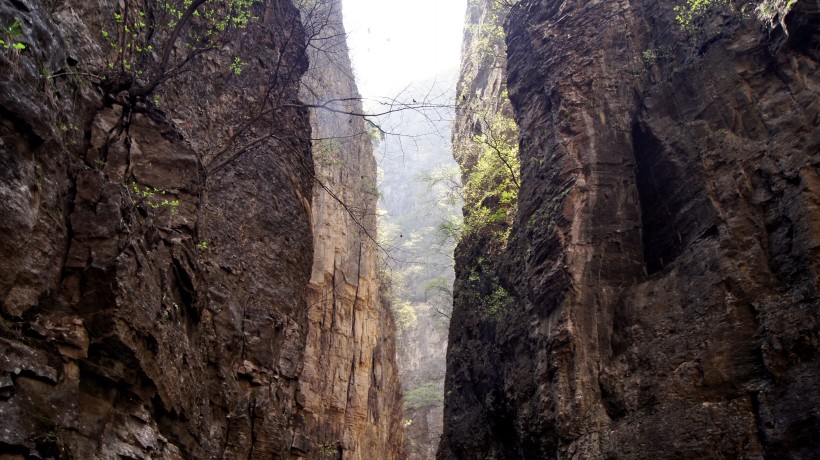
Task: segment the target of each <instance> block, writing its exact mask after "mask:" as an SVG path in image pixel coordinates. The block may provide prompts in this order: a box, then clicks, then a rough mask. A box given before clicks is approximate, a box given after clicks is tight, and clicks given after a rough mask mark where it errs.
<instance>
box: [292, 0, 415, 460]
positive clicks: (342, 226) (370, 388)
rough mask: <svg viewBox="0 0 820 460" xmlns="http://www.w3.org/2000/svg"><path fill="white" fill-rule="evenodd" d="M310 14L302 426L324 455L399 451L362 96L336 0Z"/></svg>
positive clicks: (397, 402) (389, 322)
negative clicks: (312, 171) (310, 180)
mask: <svg viewBox="0 0 820 460" xmlns="http://www.w3.org/2000/svg"><path fill="white" fill-rule="evenodd" d="M311 14H312V15H313V16H314V18H313V19H314V21H313V22H312V24H311V21H308V23H309V25H315V24H319V25H320V26H321V28H320V30H319V31H318V34H317V35H316V36H315V37H314V38H313V46H311V47H309V51H308V56H309V58H310V69H309V70H308V73H307V75H306V76H305V78H304V79H303V88H302V91H301V97H302V98H303V100H304V101H306V102H308V103H310V104H315V105H322V104H326V108H317V109H314V110H311V126H312V128H313V130H312V134H311V136H312V138H313V140H312V145H313V149H312V150H313V157H314V164H315V168H316V182H315V184H314V187H313V213H312V222H313V238H314V259H313V268H312V273H311V277H310V284H309V286H308V313H307V315H308V337H307V346H306V349H305V370H304V372H303V373H302V376H301V379H300V393H301V394H302V395H304V403H303V405H304V406H305V413H306V417H305V420H306V425H307V427H308V432H310V433H315V435H314V441H315V443H316V445H318V446H319V451H320V455H324V456H325V457H326V458H345V459H362V460H373V459H382V458H383V459H397V458H406V455H405V453H404V427H403V426H402V402H401V382H400V380H399V375H398V371H397V368H396V343H395V331H396V329H395V325H394V323H393V317H392V314H391V312H390V307H389V305H388V304H387V303H386V302H385V301H386V299H382V296H381V292H380V280H379V273H378V271H377V266H376V262H377V260H378V258H379V253H378V251H379V250H380V247H379V246H378V245H377V243H376V241H377V240H376V238H377V232H376V215H377V213H376V211H377V206H376V202H377V200H378V191H377V188H376V185H377V180H376V159H375V157H374V156H373V147H372V143H371V142H372V138H371V135H370V134H369V132H368V130H367V129H366V126H365V120H364V118H363V117H361V116H358V115H356V114H361V113H362V104H361V102H360V101H359V100H358V98H359V93H358V90H357V88H356V84H355V81H354V79H353V69H352V68H351V64H350V60H349V58H348V49H347V44H346V43H345V31H344V27H343V24H342V16H341V4H340V2H338V1H332V2H327V3H321V4H320V5H319V6H318V8H317V9H316V10H314V11H312V13H311ZM313 30H314V29H312V28H309V30H308V32H309V33H310V32H312V31H313ZM329 101H331V102H329ZM320 458H321V457H320Z"/></svg>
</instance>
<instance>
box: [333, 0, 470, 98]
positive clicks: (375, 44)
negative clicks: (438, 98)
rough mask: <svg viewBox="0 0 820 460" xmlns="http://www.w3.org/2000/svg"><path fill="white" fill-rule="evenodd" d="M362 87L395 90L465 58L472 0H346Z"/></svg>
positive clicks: (370, 92)
mask: <svg viewBox="0 0 820 460" xmlns="http://www.w3.org/2000/svg"><path fill="white" fill-rule="evenodd" d="M342 6H343V14H344V22H345V29H346V31H347V33H348V45H349V46H350V54H351V57H352V60H353V69H354V71H355V73H356V81H357V82H358V84H359V92H360V93H362V96H364V97H365V98H373V97H380V96H381V97H391V96H395V95H396V93H397V92H398V91H401V90H402V89H404V87H406V86H407V85H409V84H410V83H412V82H414V81H421V80H430V79H433V78H435V77H436V76H437V74H443V73H444V72H446V71H447V70H450V69H457V68H458V66H459V62H460V54H461V38H462V27H463V25H464V14H465V12H466V10H467V0H342Z"/></svg>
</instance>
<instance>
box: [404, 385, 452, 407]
mask: <svg viewBox="0 0 820 460" xmlns="http://www.w3.org/2000/svg"><path fill="white" fill-rule="evenodd" d="M443 403H444V393H443V392H442V391H441V388H440V387H439V386H438V385H437V384H436V383H435V382H430V383H426V384H424V385H422V386H420V387H417V388H413V389H412V390H410V391H408V392H407V393H405V394H404V408H405V409H414V408H418V407H423V406H429V405H440V404H443Z"/></svg>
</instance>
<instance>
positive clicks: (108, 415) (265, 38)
mask: <svg viewBox="0 0 820 460" xmlns="http://www.w3.org/2000/svg"><path fill="white" fill-rule="evenodd" d="M118 5H120V3H118V2H114V1H104V0H99V1H91V2H88V1H56V2H55V1H42V2H40V1H34V0H19V1H18V0H15V1H4V2H0V19H2V20H3V24H6V23H8V22H9V21H11V20H12V19H19V20H20V21H21V22H22V23H23V34H24V37H23V38H22V39H21V40H24V41H25V43H26V44H27V45H28V47H27V49H26V50H25V51H24V52H22V53H18V54H16V55H12V54H10V53H6V52H0V102H1V103H0V107H2V109H0V140H1V141H0V197H2V200H0V231H1V232H2V237H0V256H2V257H0V312H2V318H0V321H2V322H1V323H0V348H2V349H3V353H2V356H3V358H2V361H0V419H2V424H0V425H2V426H1V427H0V456H5V455H10V456H12V458H17V457H20V458H24V457H25V458H28V457H27V456H32V457H33V458H78V459H79V458H82V459H86V458H89V459H90V458H139V459H144V458H163V459H174V458H178V459H182V458H231V459H233V458H272V457H273V458H319V457H321V456H322V455H323V454H322V451H321V450H320V449H319V448H320V447H321V446H320V445H319V444H317V441H318V440H324V439H325V438H330V437H331V435H332V436H333V438H334V439H335V433H337V432H339V430H340V429H345V430H346V431H345V432H346V433H349V434H346V435H345V439H344V440H343V441H344V444H343V446H345V448H350V449H354V450H355V449H358V450H359V451H361V452H364V453H366V454H367V455H369V456H370V457H373V458H388V456H387V454H384V455H382V453H385V452H393V451H394V450H395V449H394V447H393V444H391V442H392V441H391V439H388V438H387V437H386V436H387V435H388V434H389V435H392V436H395V437H397V439H398V440H397V444H395V446H398V447H397V448H400V447H401V431H400V429H398V430H393V431H392V432H387V431H382V430H381V429H380V427H379V425H378V420H379V417H382V419H381V420H383V421H384V420H390V417H391V412H390V411H389V408H390V407H392V406H391V405H390V404H393V403H394V402H396V401H398V398H400V395H399V394H398V393H397V390H395V388H394V387H391V383H390V382H391V380H390V379H391V378H393V377H391V376H394V373H393V374H391V370H390V369H391V366H392V363H393V360H394V357H393V348H392V347H393V345H392V336H391V329H390V328H389V327H384V328H382V326H386V325H388V324H389V323H387V322H386V321H387V320H385V319H384V317H383V316H380V315H381V313H380V312H383V309H382V308H380V307H379V306H378V294H377V292H376V291H377V286H378V282H377V280H376V278H375V277H376V275H375V272H374V271H373V270H370V271H369V272H368V274H367V276H366V277H365V278H364V282H356V278H354V275H355V270H352V269H351V267H353V266H354V265H353V264H348V265H346V266H345V267H344V270H345V273H346V274H347V277H348V280H349V281H348V283H347V284H345V289H347V290H346V291H345V292H346V293H347V294H348V295H349V298H351V299H353V298H356V296H354V295H352V294H353V293H352V291H351V286H358V285H361V286H363V287H362V294H361V296H359V298H360V299H362V301H364V300H366V301H367V305H368V307H367V308H365V307H363V306H361V305H360V306H359V308H360V309H361V311H362V314H361V315H360V316H358V317H357V321H356V328H355V329H353V330H354V331H355V332H356V333H357V335H356V337H358V342H357V343H361V344H367V346H368V347H369V348H366V347H365V346H364V345H362V346H360V347H358V348H357V347H354V346H352V345H351V346H350V347H348V348H345V349H339V348H337V347H333V348H332V350H334V353H336V354H337V355H338V356H337V358H338V360H339V362H342V361H344V362H346V363H348V366H349V364H350V363H351V362H352V361H354V360H356V361H355V362H356V363H357V366H359V367H358V368H357V369H356V377H355V382H356V385H357V387H356V388H355V390H356V391H350V394H351V395H354V394H355V395H356V397H357V398H358V399H352V398H351V399H350V400H351V403H350V404H346V401H348V399H346V398H336V396H337V395H336V393H333V392H331V391H330V390H329V389H326V388H318V389H314V390H313V391H314V394H315V397H314V398H312V399H311V398H309V397H307V395H309V394H310V393H309V390H310V388H308V386H307V385H305V384H304V383H303V382H306V381H307V380H306V376H309V375H320V376H321V377H322V378H324V377H325V374H322V373H321V372H320V371H319V370H315V369H310V368H309V366H312V365H314V364H313V361H311V359H312V358H313V357H314V355H311V354H310V353H311V352H310V351H309V350H312V349H314V348H321V347H322V345H319V344H314V345H310V344H309V340H310V338H311V337H314V336H321V335H322V334H323V333H321V332H315V331H314V330H313V329H312V327H314V325H312V324H311V323H310V316H309V315H310V313H309V311H310V310H309V301H310V300H311V299H310V298H309V295H308V284H309V282H310V279H311V267H312V265H313V260H314V243H313V229H314V222H318V221H319V220H321V219H323V218H324V217H323V216H324V209H325V208H324V207H322V206H320V205H319V203H313V202H312V197H313V193H314V187H313V186H314V177H313V175H314V167H313V159H312V157H311V152H310V144H311V141H310V139H311V127H310V120H309V113H308V110H307V109H306V108H305V107H303V106H302V104H301V103H300V102H299V100H298V89H299V86H300V79H301V77H302V75H303V74H304V72H305V71H306V70H307V66H308V60H307V57H306V56H305V55H304V54H303V51H304V45H305V43H304V40H305V35H304V30H303V27H302V25H301V22H300V21H299V19H298V18H299V17H298V12H297V11H296V10H295V9H294V7H293V5H292V3H291V2H290V1H284V0H283V1H280V0H271V1H264V2H255V3H254V6H253V8H254V10H253V13H254V16H256V17H258V18H259V20H258V21H254V22H253V23H251V24H249V26H248V27H247V28H246V29H236V30H232V31H230V32H228V33H229V34H233V35H232V36H230V37H229V40H228V43H230V44H231V49H230V50H222V51H220V52H215V53H205V54H203V55H201V56H200V57H198V58H196V59H194V60H193V61H191V63H190V67H189V68H188V70H189V71H187V72H182V73H180V74H179V75H178V76H174V77H173V78H171V79H169V80H168V81H167V82H164V83H163V84H162V85H160V86H159V87H158V88H157V91H156V93H154V94H152V95H150V97H149V98H145V99H138V100H137V102H136V103H135V104H134V105H130V104H129V103H128V100H127V97H128V93H127V92H126V89H123V88H127V82H113V81H110V80H103V81H102V82H100V81H99V79H98V78H97V77H95V75H98V76H99V75H103V74H105V73H106V69H108V68H109V66H108V65H107V64H108V63H110V62H116V59H117V57H116V53H115V52H114V51H113V50H112V49H111V47H110V46H109V44H108V43H106V42H105V40H103V38H104V34H103V31H109V33H110V31H112V30H115V29H116V27H117V26H116V24H115V19H114V12H115V11H116V10H117V8H119V6H118ZM235 57H240V58H241V61H242V62H243V63H244V64H243V67H242V71H241V75H240V74H238V73H236V72H234V71H231V70H230V64H231V63H232V62H234V61H233V59H234V58H235ZM345 59H346V57H345ZM274 69H276V70H275V71H278V72H280V73H279V74H277V78H276V79H271V78H270V75H271V72H274ZM118 85H120V86H118ZM266 91H269V93H267V94H269V95H270V94H273V95H275V96H276V98H277V99H276V100H277V103H279V104H280V106H278V108H277V109H276V110H275V113H273V112H266V113H263V114H262V115H261V116H259V118H253V117H251V114H254V115H256V113H254V112H253V110H255V108H256V107H258V104H259V101H260V100H263V97H264V94H266ZM123 107H131V108H133V109H135V110H133V111H132V112H124V110H123ZM249 120H252V121H249ZM246 125H247V126H248V128H243V127H244V126H246ZM237 133H238V134H237ZM260 136H261V137H262V140H261V141H259V140H255V139H258V138H259V137H260ZM242 145H249V147H248V148H246V149H240V148H239V147H240V146H242ZM368 153H369V152H368ZM365 164H367V163H366V162H365ZM371 173H372V174H375V172H374V171H372V170H371V169H368V168H366V167H363V168H362V175H364V174H371ZM363 179H364V178H363ZM373 181H374V182H375V177H373ZM347 198H349V199H350V200H352V201H355V200H357V199H359V198H360V197H359V196H357V195H356V194H355V193H353V194H351V195H349V196H347ZM365 200H366V199H365ZM314 208H316V209H319V211H314ZM314 216H315V217H314ZM326 220H328V221H331V226H330V227H329V230H326V231H325V233H324V234H328V235H330V234H333V233H334V232H339V233H343V232H350V228H349V227H348V226H346V225H347V224H345V223H344V222H343V221H342V220H341V219H337V220H336V221H333V220H332V219H331V218H328V219H326ZM334 224H338V225H340V227H333V225H334ZM316 225H317V226H318V223H317V224H316ZM356 241H359V242H360V241H361V240H360V239H357V237H356V235H353V236H352V237H351V239H350V240H348V241H347V242H350V243H355V242H356ZM369 257H371V259H372V256H369ZM371 259H368V260H366V261H365V263H363V264H358V265H359V266H363V267H364V266H366V267H368V268H369V267H373V266H374V265H373V263H372V262H373V260H371ZM368 264H369V265H368ZM364 286H366V287H364ZM373 302H375V303H376V304H377V305H376V306H375V307H373V306H372V305H373ZM319 326H321V327H325V326H326V327H327V331H330V330H331V328H330V326H329V325H321V324H320V325H319ZM311 347H313V348H311ZM365 349H367V350H371V351H372V352H371V353H370V354H363V353H362V354H361V355H360V353H361V352H363V350H365ZM374 350H375V351H374ZM379 353H381V354H379ZM334 356H336V355H334ZM308 357H311V359H308ZM371 358H372V359H371ZM322 359H324V357H323V358H322ZM371 369H372V371H371ZM311 373H313V374H311ZM330 375H331V376H332V378H334V379H335V378H337V377H339V376H338V375H337V374H330ZM350 381H351V382H352V381H353V380H350ZM371 381H372V383H371ZM344 386H345V389H347V386H346V384H345V385H344ZM345 395H347V393H345ZM331 401H341V402H342V403H344V404H346V405H347V406H349V407H351V408H354V409H355V410H352V409H351V410H350V411H348V413H349V420H347V422H349V425H344V426H339V425H331V422H330V421H328V422H327V424H324V425H320V424H318V423H316V422H311V421H310V420H311V417H314V415H313V414H319V416H320V417H325V416H326V415H327V413H331V412H332V407H331V406H330V404H331ZM344 409H345V407H342V410H344ZM320 420H324V419H320ZM328 420H329V419H328ZM353 422H355V423H353ZM333 423H335V420H334V421H333ZM356 423H357V424H358V425H355V424H356ZM354 425H355V426H354ZM328 426H331V427H332V430H336V431H331V430H330V429H327V430H326V431H323V430H325V428H326V427H328ZM348 427H350V428H349V429H347V428H348ZM375 433H378V434H379V435H380V436H381V433H387V434H385V435H384V436H381V437H379V436H375V435H374V434H375ZM15 456H16V457H15ZM346 458H347V457H346Z"/></svg>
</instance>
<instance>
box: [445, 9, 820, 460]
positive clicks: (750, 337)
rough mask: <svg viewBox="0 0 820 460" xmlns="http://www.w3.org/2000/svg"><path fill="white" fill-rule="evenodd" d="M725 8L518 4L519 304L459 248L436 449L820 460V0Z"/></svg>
mask: <svg viewBox="0 0 820 460" xmlns="http://www.w3.org/2000/svg"><path fill="white" fill-rule="evenodd" d="M717 3H718V2H715V5H713V6H714V7H710V8H707V9H706V10H705V11H702V12H699V14H698V15H697V17H696V18H695V21H696V23H695V24H688V25H686V27H682V24H681V23H680V22H679V21H678V20H677V19H676V12H675V10H674V7H675V6H680V5H681V4H684V2H679V3H678V2H671V1H660V2H654V1H653V2H649V1H630V2H621V1H613V2H576V1H563V2H555V1H539V0H535V1H525V2H522V3H520V4H519V5H518V6H516V7H513V8H512V11H511V14H510V18H509V20H508V21H507V22H506V24H505V31H506V43H507V57H508V66H507V73H508V75H507V83H508V85H509V95H510V99H511V101H512V105H513V108H514V113H515V120H516V122H517V123H518V126H519V129H520V137H519V139H520V158H521V182H520V192H519V196H518V214H517V216H516V218H515V223H514V225H513V228H512V231H511V236H510V239H509V242H508V246H507V248H506V249H505V250H504V251H503V252H501V253H498V254H497V255H496V257H494V258H493V259H491V260H490V261H489V265H494V264H500V265H502V268H501V269H500V270H499V271H500V274H499V285H500V286H502V287H503V288H504V289H505V290H506V291H507V292H508V293H509V294H510V297H511V299H512V300H511V301H510V302H509V304H510V306H509V307H508V308H506V309H505V310H504V311H503V312H502V313H501V314H498V315H493V316H492V317H488V316H487V315H486V314H485V315H482V313H481V311H482V305H485V304H486V300H485V298H486V296H485V297H479V298H477V299H473V300H470V301H462V302H461V303H459V300H458V299H459V298H468V296H469V292H470V291H469V290H467V289H465V287H464V286H465V285H466V283H468V282H470V270H475V271H476V272H477V275H478V277H477V278H478V279H482V275H481V269H480V267H481V266H482V259H479V257H483V258H484V259H483V262H484V265H487V262H486V255H483V254H481V253H479V252H476V251H473V250H469V249H468V250H467V251H466V252H465V249H464V247H468V248H469V246H463V247H460V248H459V249H458V250H457V258H458V257H459V256H460V257H461V258H460V259H457V260H460V263H461V265H460V266H461V269H460V270H459V269H458V267H457V276H458V279H459V280H460V281H459V280H457V282H456V293H455V295H456V299H457V300H456V303H455V308H456V310H455V311H454V313H453V322H452V323H451V324H452V326H451V337H450V346H449V347H450V348H449V350H450V351H449V354H448V377H447V383H446V395H447V396H446V398H447V399H446V401H445V437H444V438H443V440H442V444H441V448H440V451H439V458H442V459H448V458H488V457H490V458H496V459H501V458H647V459H648V458H814V457H817V456H818V455H820V445H818V440H817V437H816V436H815V434H814V433H816V432H817V430H818V424H819V423H820V422H818V420H820V418H818V416H819V415H820V414H818V412H817V408H818V407H820V392H819V390H818V387H817V385H816V382H817V380H818V374H820V357H818V345H820V337H818V304H819V302H818V292H817V289H818V274H820V266H818V264H820V255H818V252H819V251H818V241H820V212H818V196H820V190H819V189H818V188H819V187H820V177H819V176H818V164H820V105H818V104H820V103H819V102H818V101H820V97H818V96H819V94H818V75H820V74H818V57H820V56H818V54H817V49H818V43H819V42H818V39H819V37H818V33H817V31H818V30H820V27H818V24H819V23H818V21H820V11H818V6H819V5H818V3H817V2H816V1H797V2H796V3H795V4H794V7H793V9H792V11H791V13H790V14H789V15H788V16H787V17H786V18H785V21H784V23H785V25H786V26H787V27H788V32H789V34H788V35H786V34H785V33H784V30H783V28H782V26H780V25H777V26H776V27H774V29H772V30H771V31H769V30H767V29H766V27H764V26H762V25H761V24H760V22H758V21H756V20H755V19H754V18H753V17H751V16H749V15H744V14H741V12H740V10H733V9H731V8H726V7H724V6H722V5H723V4H720V5H718V4H717ZM684 7H685V4H684ZM701 13H702V14H701ZM485 88H486V87H485ZM470 241H475V240H474V239H473V240H470V239H468V240H467V243H466V244H467V245H469V244H473V243H470ZM464 244H465V243H462V245H464ZM458 251H461V252H458ZM460 282H461V283H464V284H460ZM460 291H461V292H460Z"/></svg>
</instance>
